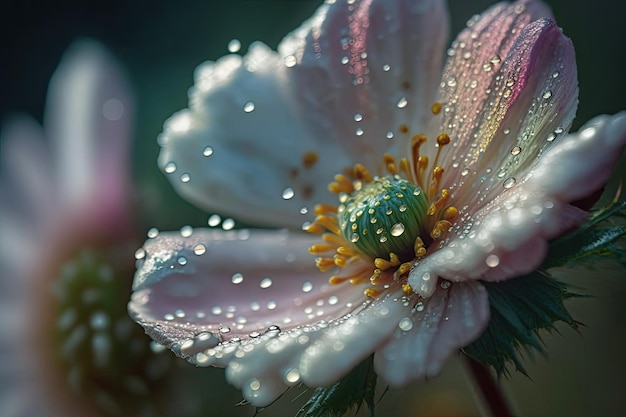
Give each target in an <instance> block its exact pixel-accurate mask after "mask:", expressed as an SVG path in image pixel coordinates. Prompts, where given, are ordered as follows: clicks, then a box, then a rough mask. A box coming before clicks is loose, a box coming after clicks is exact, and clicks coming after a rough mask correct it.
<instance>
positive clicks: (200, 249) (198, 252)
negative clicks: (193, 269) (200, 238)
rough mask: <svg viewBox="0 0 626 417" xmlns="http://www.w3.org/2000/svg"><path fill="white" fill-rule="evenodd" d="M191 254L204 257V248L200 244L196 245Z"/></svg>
mask: <svg viewBox="0 0 626 417" xmlns="http://www.w3.org/2000/svg"><path fill="white" fill-rule="evenodd" d="M193 253H194V254H195V255H198V256H200V255H204V254H205V253H206V246H204V245H203V244H202V243H198V244H197V245H196V246H194V247H193Z"/></svg>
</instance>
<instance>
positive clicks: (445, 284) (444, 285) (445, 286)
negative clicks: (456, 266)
mask: <svg viewBox="0 0 626 417" xmlns="http://www.w3.org/2000/svg"><path fill="white" fill-rule="evenodd" d="M439 286H440V287H441V288H443V289H444V290H447V289H448V288H450V281H448V280H445V279H442V280H441V283H440V284H439Z"/></svg>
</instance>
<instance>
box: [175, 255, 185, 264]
mask: <svg viewBox="0 0 626 417" xmlns="http://www.w3.org/2000/svg"><path fill="white" fill-rule="evenodd" d="M177 261H178V264H179V265H181V266H184V265H187V258H185V257H184V256H180V257H179V258H178V260H177Z"/></svg>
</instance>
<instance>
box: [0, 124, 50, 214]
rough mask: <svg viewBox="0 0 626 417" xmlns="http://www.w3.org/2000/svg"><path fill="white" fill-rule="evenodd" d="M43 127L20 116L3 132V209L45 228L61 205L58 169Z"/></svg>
mask: <svg viewBox="0 0 626 417" xmlns="http://www.w3.org/2000/svg"><path fill="white" fill-rule="evenodd" d="M49 156H50V155H49V152H48V149H47V147H46V143H45V142H44V139H43V134H42V131H41V128H40V127H39V125H38V124H37V123H36V122H35V121H34V120H33V119H31V118H30V117H27V116H16V117H13V118H12V119H10V120H8V121H7V123H5V125H4V126H3V129H2V174H3V178H2V188H3V194H2V200H1V201H0V206H2V207H3V208H4V209H5V210H11V211H14V212H15V213H16V214H19V215H20V216H22V217H23V218H25V219H28V221H29V222H41V223H38V225H39V226H42V225H43V223H45V218H46V217H47V216H49V213H50V212H51V211H53V210H54V209H55V208H57V205H58V204H59V199H58V194H57V191H58V188H57V186H56V184H55V183H54V174H53V173H54V168H53V166H52V164H51V162H50V157H49Z"/></svg>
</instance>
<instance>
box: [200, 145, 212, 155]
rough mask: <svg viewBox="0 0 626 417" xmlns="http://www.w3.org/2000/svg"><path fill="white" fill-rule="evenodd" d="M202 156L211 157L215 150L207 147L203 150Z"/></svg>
mask: <svg viewBox="0 0 626 417" xmlns="http://www.w3.org/2000/svg"><path fill="white" fill-rule="evenodd" d="M202 155H204V156H211V155H213V148H212V147H210V146H206V147H205V148H204V149H203V150H202Z"/></svg>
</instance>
